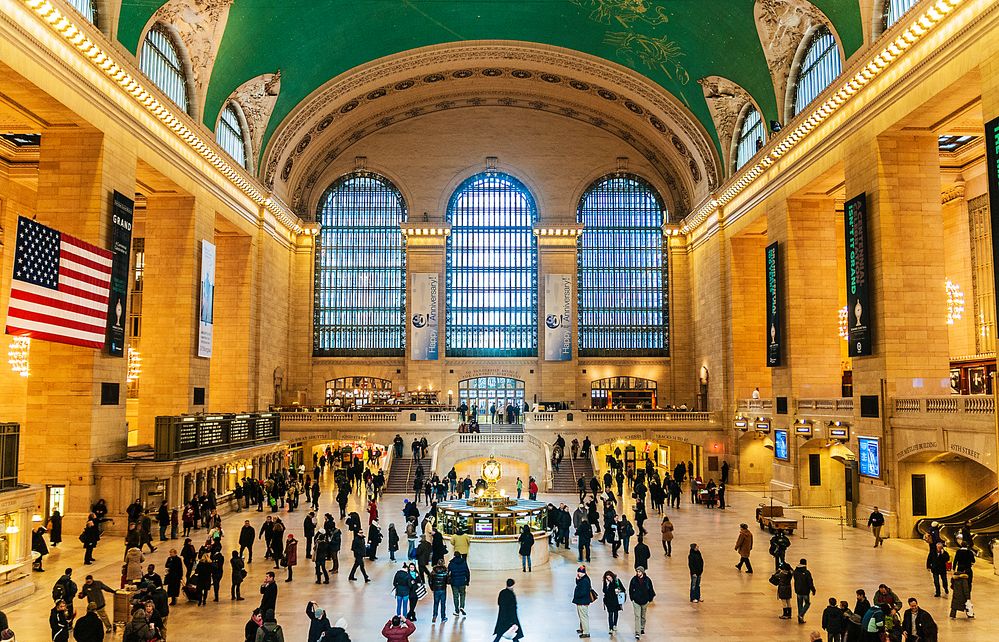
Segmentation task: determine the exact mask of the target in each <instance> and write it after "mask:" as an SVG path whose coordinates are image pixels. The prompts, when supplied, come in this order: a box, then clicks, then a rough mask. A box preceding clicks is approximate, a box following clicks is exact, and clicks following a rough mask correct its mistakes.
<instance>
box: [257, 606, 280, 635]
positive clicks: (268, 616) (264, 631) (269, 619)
mask: <svg viewBox="0 0 999 642" xmlns="http://www.w3.org/2000/svg"><path fill="white" fill-rule="evenodd" d="M256 642H284V631H283V630H282V629H281V625H280V624H278V623H277V619H276V618H275V617H274V611H273V610H270V609H269V610H267V611H264V624H263V626H261V627H260V628H259V629H258V630H257V639H256Z"/></svg>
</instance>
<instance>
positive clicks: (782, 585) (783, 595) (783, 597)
mask: <svg viewBox="0 0 999 642" xmlns="http://www.w3.org/2000/svg"><path fill="white" fill-rule="evenodd" d="M792 576H793V573H792V571H791V565H790V564H788V563H786V562H785V563H784V565H783V566H781V567H780V568H779V569H777V572H776V573H774V574H773V575H772V576H771V577H770V583H771V584H773V585H774V586H776V587H777V600H778V601H779V602H780V603H781V606H782V607H783V610H782V611H781V615H780V619H782V620H790V619H791V594H792V590H791V577H792Z"/></svg>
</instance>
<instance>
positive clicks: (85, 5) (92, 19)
mask: <svg viewBox="0 0 999 642" xmlns="http://www.w3.org/2000/svg"><path fill="white" fill-rule="evenodd" d="M69 4H70V5H72V6H73V8H74V9H76V10H77V11H79V12H80V13H81V14H82V15H83V17H84V18H86V19H87V21H88V22H89V23H90V24H97V7H95V6H94V0H69Z"/></svg>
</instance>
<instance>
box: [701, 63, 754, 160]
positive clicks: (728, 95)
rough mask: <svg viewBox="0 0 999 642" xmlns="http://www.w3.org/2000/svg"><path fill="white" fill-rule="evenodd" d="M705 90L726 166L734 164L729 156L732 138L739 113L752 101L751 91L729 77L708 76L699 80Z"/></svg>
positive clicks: (705, 96) (705, 98)
mask: <svg viewBox="0 0 999 642" xmlns="http://www.w3.org/2000/svg"><path fill="white" fill-rule="evenodd" d="M697 82H699V83H700V84H701V88H702V89H703V90H704V100H706V101H707V103H708V111H710V112H711V118H712V120H714V121H715V130H717V132H718V140H719V141H720V142H721V148H722V154H723V155H724V156H725V164H726V167H727V166H729V165H731V164H732V159H731V158H729V156H730V155H731V149H732V138H734V137H735V135H736V131H735V128H736V127H737V126H738V124H739V114H741V113H742V109H743V108H744V107H745V106H746V103H748V102H750V96H749V92H748V91H746V90H745V89H743V88H742V87H740V86H739V85H737V84H735V83H734V82H732V81H731V80H729V79H728V78H722V77H721V76H707V77H705V78H701V79H700V80H699V81H697Z"/></svg>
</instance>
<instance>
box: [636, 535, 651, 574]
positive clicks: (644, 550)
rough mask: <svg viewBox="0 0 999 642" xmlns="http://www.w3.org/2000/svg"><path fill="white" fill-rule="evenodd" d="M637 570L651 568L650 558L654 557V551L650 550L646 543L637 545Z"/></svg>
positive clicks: (642, 542)
mask: <svg viewBox="0 0 999 642" xmlns="http://www.w3.org/2000/svg"><path fill="white" fill-rule="evenodd" d="M633 552H634V554H635V568H638V567H639V566H641V567H642V568H648V567H649V558H650V557H652V551H650V550H649V545H648V544H646V543H645V542H644V541H641V540H640V541H639V542H638V544H636V545H635V550H634V551H633Z"/></svg>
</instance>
